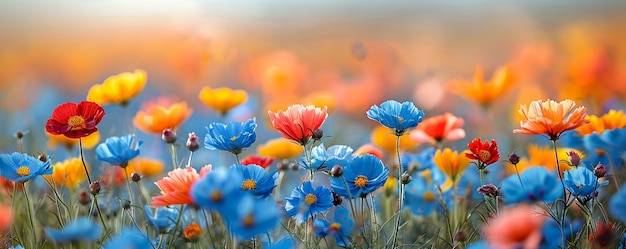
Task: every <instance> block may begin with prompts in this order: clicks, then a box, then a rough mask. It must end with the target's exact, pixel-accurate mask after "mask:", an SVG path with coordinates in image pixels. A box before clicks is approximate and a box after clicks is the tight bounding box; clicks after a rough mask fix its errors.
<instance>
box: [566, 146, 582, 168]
mask: <svg viewBox="0 0 626 249" xmlns="http://www.w3.org/2000/svg"><path fill="white" fill-rule="evenodd" d="M567 157H568V159H569V164H570V165H571V166H576V167H578V165H579V164H580V155H579V154H578V153H577V152H576V151H573V150H570V151H569V152H567Z"/></svg>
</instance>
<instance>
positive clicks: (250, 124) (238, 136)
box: [204, 118, 256, 154]
mask: <svg viewBox="0 0 626 249" xmlns="http://www.w3.org/2000/svg"><path fill="white" fill-rule="evenodd" d="M206 129H207V132H208V133H207V134H206V136H205V137H204V147H205V148H207V149H209V150H224V151H230V152H231V153H233V154H239V153H241V151H242V150H243V149H244V148H248V147H250V146H251V145H252V144H253V143H254V141H256V119H255V118H252V119H248V121H246V122H244V123H242V122H229V123H228V124H222V123H216V122H213V123H211V124H209V126H208V127H207V128H206Z"/></svg>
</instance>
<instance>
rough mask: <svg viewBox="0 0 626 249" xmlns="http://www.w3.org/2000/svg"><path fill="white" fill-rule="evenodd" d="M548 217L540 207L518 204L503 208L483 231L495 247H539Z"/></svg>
mask: <svg viewBox="0 0 626 249" xmlns="http://www.w3.org/2000/svg"><path fill="white" fill-rule="evenodd" d="M546 219H547V215H546V214H544V213H543V212H542V211H541V210H540V209H538V208H533V207H532V206H528V205H518V206H514V207H511V208H508V209H504V210H502V211H501V213H500V215H499V216H498V217H497V218H495V219H493V220H491V221H489V223H488V224H487V226H485V227H484V228H483V232H484V234H485V238H486V239H487V241H488V242H489V244H490V245H491V246H493V247H494V248H539V245H540V243H541V240H542V238H543V233H542V228H543V226H544V224H545V223H546Z"/></svg>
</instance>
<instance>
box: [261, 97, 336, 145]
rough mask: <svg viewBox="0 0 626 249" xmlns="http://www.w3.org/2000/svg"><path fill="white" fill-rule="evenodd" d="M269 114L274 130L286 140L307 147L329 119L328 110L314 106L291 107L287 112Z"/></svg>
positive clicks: (269, 112) (270, 112)
mask: <svg viewBox="0 0 626 249" xmlns="http://www.w3.org/2000/svg"><path fill="white" fill-rule="evenodd" d="M267 114H268V115H269V117H270V120H271V121H272V125H273V126H274V128H275V129H276V130H277V131H278V133H280V135H281V136H283V137H284V138H286V139H289V140H292V141H295V142H296V143H299V144H300V145H305V144H307V143H308V142H309V139H311V137H312V136H313V132H314V131H315V130H317V129H319V128H320V127H321V126H322V124H324V121H326V118H327V117H328V108H327V107H324V109H321V108H319V107H315V106H313V105H309V106H303V105H297V104H296V105H291V106H289V107H288V108H287V110H286V111H282V110H281V111H278V112H276V113H274V112H272V111H268V112H267Z"/></svg>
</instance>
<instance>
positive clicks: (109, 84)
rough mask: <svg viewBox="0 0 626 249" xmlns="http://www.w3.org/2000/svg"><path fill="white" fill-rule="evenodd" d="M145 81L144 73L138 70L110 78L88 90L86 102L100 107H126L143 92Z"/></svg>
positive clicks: (145, 75)
mask: <svg viewBox="0 0 626 249" xmlns="http://www.w3.org/2000/svg"><path fill="white" fill-rule="evenodd" d="M146 80H147V74H146V72H145V71H143V70H139V69H137V70H135V72H132V73H131V72H125V73H120V74H118V75H113V76H110V77H108V78H107V79H106V80H104V82H103V83H102V84H100V85H94V86H92V87H91V88H90V89H89V92H88V93H87V100H88V101H92V102H95V103H98V104H100V105H106V104H120V105H126V104H128V101H130V100H131V99H132V98H134V97H135V96H137V94H139V93H140V92H141V91H142V90H143V88H144V87H145V85H146Z"/></svg>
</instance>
